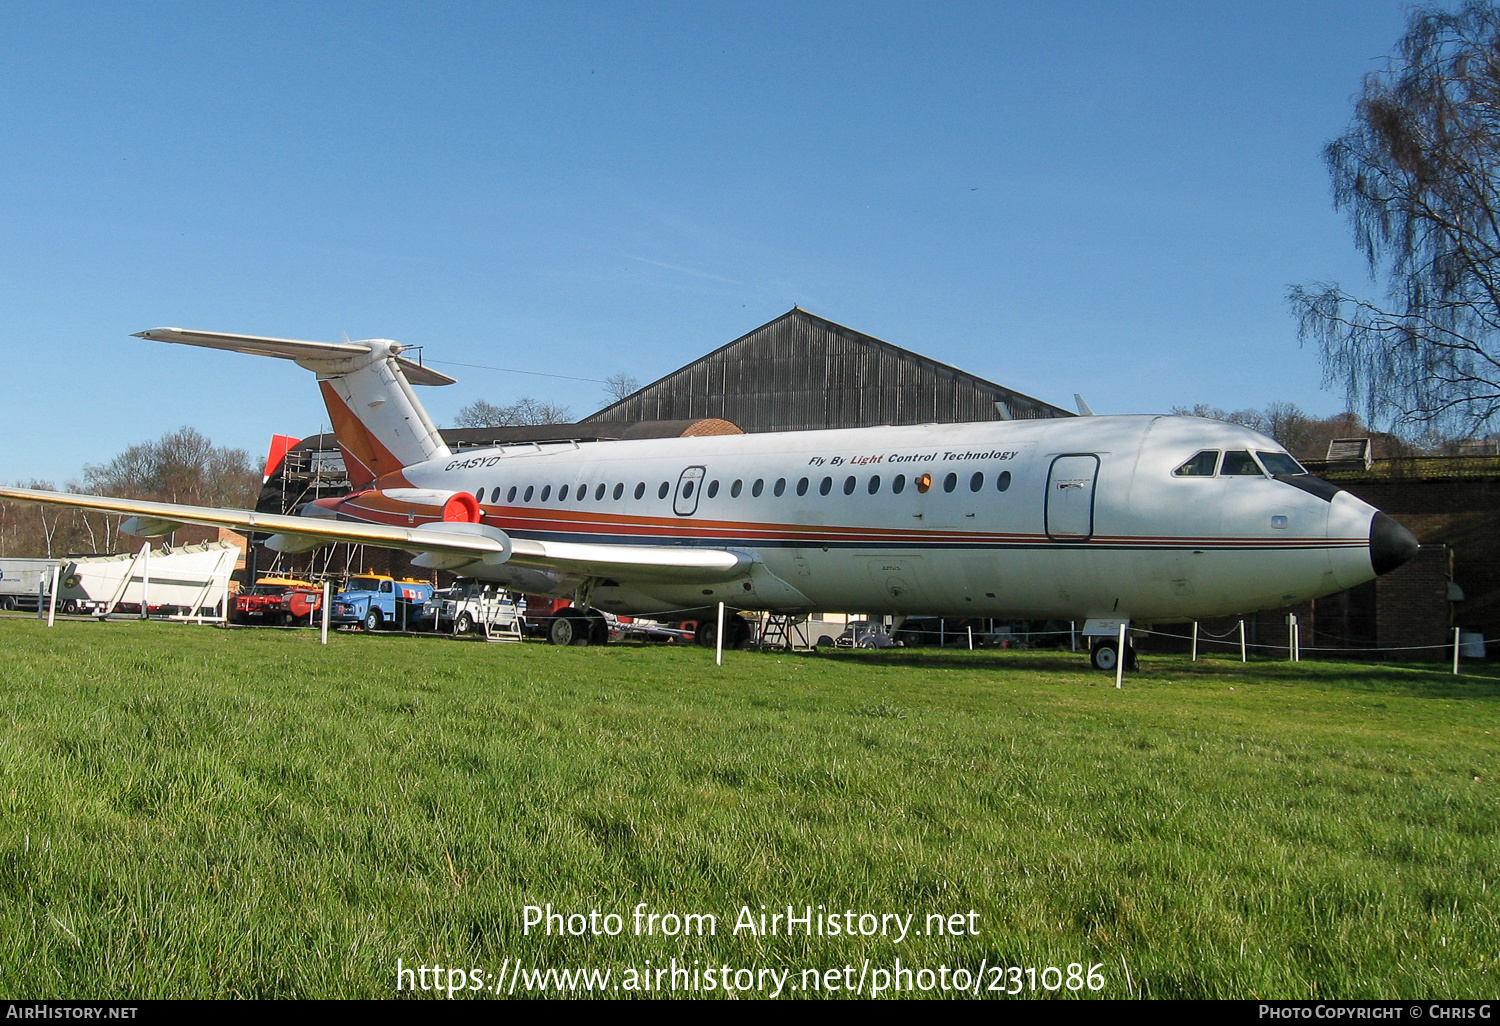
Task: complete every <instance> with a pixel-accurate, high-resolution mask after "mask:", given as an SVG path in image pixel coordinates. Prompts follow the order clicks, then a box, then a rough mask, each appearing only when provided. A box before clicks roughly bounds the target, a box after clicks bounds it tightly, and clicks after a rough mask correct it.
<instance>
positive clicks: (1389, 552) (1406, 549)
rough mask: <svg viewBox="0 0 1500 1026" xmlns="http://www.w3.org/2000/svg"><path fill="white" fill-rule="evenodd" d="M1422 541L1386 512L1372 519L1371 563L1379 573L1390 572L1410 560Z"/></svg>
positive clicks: (1377, 514)
mask: <svg viewBox="0 0 1500 1026" xmlns="http://www.w3.org/2000/svg"><path fill="white" fill-rule="evenodd" d="M1420 547H1421V543H1420V542H1418V541H1417V536H1416V535H1414V534H1412V533H1411V532H1410V531H1408V530H1407V529H1406V528H1404V527H1402V526H1401V525H1400V524H1398V523H1396V522H1395V521H1394V520H1392V519H1391V518H1390V517H1388V516H1386V515H1385V514H1384V513H1376V514H1375V516H1374V518H1373V519H1372V520H1371V521H1370V565H1371V566H1373V567H1374V568H1375V572H1376V573H1377V574H1388V573H1390V572H1391V571H1392V570H1394V569H1396V567H1398V566H1402V565H1404V564H1405V563H1407V562H1409V561H1410V560H1411V558H1412V557H1413V556H1415V555H1416V554H1417V549H1418V548H1420Z"/></svg>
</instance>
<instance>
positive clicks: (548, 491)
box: [542, 485, 552, 502]
mask: <svg viewBox="0 0 1500 1026" xmlns="http://www.w3.org/2000/svg"><path fill="white" fill-rule="evenodd" d="M550 498H552V486H551V485H548V486H547V487H545V488H543V489H542V501H543V502H546V501H547V500H548V499H550Z"/></svg>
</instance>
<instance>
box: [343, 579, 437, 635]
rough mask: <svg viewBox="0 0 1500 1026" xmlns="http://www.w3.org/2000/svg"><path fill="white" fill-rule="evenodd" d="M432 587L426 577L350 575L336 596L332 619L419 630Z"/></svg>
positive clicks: (365, 626)
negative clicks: (423, 579) (414, 578)
mask: <svg viewBox="0 0 1500 1026" xmlns="http://www.w3.org/2000/svg"><path fill="white" fill-rule="evenodd" d="M432 592H433V587H432V585H430V584H428V583H426V582H425V581H398V580H395V579H394V578H391V577H387V576H385V575H384V574H362V575H360V576H359V577H351V578H349V579H348V580H346V581H345V582H344V583H343V586H342V587H340V588H339V593H338V594H337V595H335V596H334V597H333V609H332V611H331V613H330V616H329V620H330V622H332V623H336V624H358V625H359V626H360V627H361V628H363V629H364V630H367V631H378V630H380V629H381V628H382V627H388V628H391V629H395V630H418V629H419V628H421V627H422V626H424V625H423V622H422V614H423V613H424V612H425V611H426V608H427V600H428V599H430V598H432ZM427 622H428V623H431V617H430V616H429V617H428V621H427Z"/></svg>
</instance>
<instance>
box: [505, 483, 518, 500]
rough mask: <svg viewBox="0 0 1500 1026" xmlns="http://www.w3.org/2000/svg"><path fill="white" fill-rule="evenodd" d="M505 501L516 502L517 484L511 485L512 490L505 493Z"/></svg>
mask: <svg viewBox="0 0 1500 1026" xmlns="http://www.w3.org/2000/svg"><path fill="white" fill-rule="evenodd" d="M505 501H506V502H515V501H516V486H515V485H511V486H510V491H508V492H506V493H505Z"/></svg>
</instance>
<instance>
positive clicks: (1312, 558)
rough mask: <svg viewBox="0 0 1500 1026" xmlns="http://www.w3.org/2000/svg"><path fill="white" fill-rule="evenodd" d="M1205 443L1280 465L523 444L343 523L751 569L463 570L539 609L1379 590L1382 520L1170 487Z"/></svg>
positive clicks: (1151, 420)
mask: <svg viewBox="0 0 1500 1026" xmlns="http://www.w3.org/2000/svg"><path fill="white" fill-rule="evenodd" d="M1203 450H1221V451H1229V450H1247V451H1251V452H1256V451H1260V452H1266V451H1270V452H1275V453H1281V452H1283V451H1284V450H1282V448H1281V446H1279V445H1277V444H1276V443H1275V442H1273V441H1271V440H1270V439H1269V438H1266V437H1264V436H1262V435H1259V434H1257V433H1255V432H1252V431H1248V430H1246V429H1244V428H1240V427H1236V426H1233V425H1229V424H1223V423H1220V422H1218V421H1210V420H1202V419H1197V418H1185V417H1165V416H1138V417H1079V418H1068V419H1058V420H1035V421H1000V422H985V423H973V424H944V425H923V426H917V427H883V428H858V429H845V430H833V431H798V432H780V433H773V434H740V435H721V436H711V437H693V438H670V439H650V440H641V441H606V442H588V443H567V442H564V443H550V444H541V445H531V444H526V445H509V446H503V447H498V448H491V449H466V450H461V451H459V452H457V453H454V454H452V455H451V456H449V457H446V458H442V459H436V460H430V461H427V462H423V463H417V464H413V465H411V466H408V467H406V468H404V470H403V471H402V474H401V477H402V478H403V479H404V480H403V481H402V482H388V481H381V482H377V483H376V488H377V489H383V494H382V492H381V491H375V492H372V493H368V494H369V495H370V498H369V499H368V500H366V499H362V497H361V496H359V495H355V496H351V497H350V498H349V499H347V500H345V501H344V502H343V503H341V504H340V505H339V507H338V514H339V516H341V517H346V518H353V519H361V520H370V521H374V522H385V523H421V522H422V521H423V520H424V519H431V510H430V509H428V508H425V507H422V506H420V505H418V504H413V505H412V507H411V509H410V510H402V509H399V508H398V507H399V506H400V503H399V502H395V503H393V502H392V499H391V496H392V495H393V494H400V491H399V489H393V488H392V487H391V485H392V484H403V483H404V485H405V486H406V487H407V488H409V489H411V490H413V491H412V493H413V494H418V493H419V492H421V491H424V490H425V491H431V492H433V493H438V494H441V493H445V492H468V493H472V494H475V495H476V496H478V498H479V501H480V508H481V510H482V513H483V523H484V524H486V525H490V526H493V527H497V528H499V529H501V530H503V531H504V532H506V533H507V534H508V535H510V536H511V537H513V538H533V539H538V540H542V541H552V542H562V541H573V542H593V543H604V544H613V545H622V544H623V545H652V546H687V547H693V548H700V549H701V548H716V549H724V550H728V551H730V552H734V553H738V554H741V555H742V556H743V557H745V558H744V568H743V569H742V570H740V571H738V572H736V573H734V574H732V575H729V576H727V577H724V576H723V575H721V579H710V580H706V581H691V582H679V583H672V582H670V581H667V582H649V581H648V582H645V583H643V582H641V581H639V580H634V581H615V580H612V579H601V580H594V581H587V580H586V579H584V578H581V577H579V576H576V575H574V576H568V575H566V574H561V573H558V572H556V571H549V570H543V569H530V570H528V569H525V568H523V567H519V566H515V565H511V564H505V563H501V564H498V565H496V564H489V563H483V562H480V563H474V564H472V565H471V566H468V567H465V568H462V569H461V571H460V572H462V573H464V574H466V575H469V576H474V577H479V578H482V579H486V580H495V581H499V582H503V583H505V584H507V585H508V586H511V587H517V588H522V589H525V590H528V591H533V592H539V593H549V594H557V595H570V594H573V593H574V592H575V591H576V590H577V589H578V588H580V587H581V586H587V587H588V588H589V589H590V594H591V601H592V604H593V605H595V606H597V607H599V608H601V609H605V610H609V611H612V612H619V613H661V614H664V615H667V614H670V613H673V612H682V613H684V614H686V613H688V612H691V611H693V610H701V609H704V608H707V607H711V606H713V605H714V604H716V603H717V602H719V601H724V602H725V603H726V604H727V605H729V606H730V607H732V608H740V609H769V610H778V611H786V612H805V611H813V610H830V611H835V610H836V611H849V612H867V613H891V614H898V615H903V614H904V615H913V614H919V615H949V616H962V615H969V616H986V617H1014V618H1026V619H1083V618H1088V617H1120V618H1129V619H1132V620H1135V621H1138V622H1152V621H1158V622H1160V621H1171V620H1183V619H1193V618H1199V617H1209V616H1215V615H1224V614H1232V613H1243V612H1249V611H1253V610H1257V609H1266V608H1273V607H1277V606H1284V605H1288V604H1291V603H1295V602H1299V601H1304V600H1307V599H1310V598H1314V597H1317V596H1320V595H1326V594H1330V593H1332V592H1336V591H1339V590H1342V589H1344V588H1348V587H1352V586H1353V585H1355V584H1359V583H1361V582H1363V581H1366V580H1369V579H1371V578H1372V577H1374V576H1375V571H1374V569H1373V568H1372V564H1371V555H1370V541H1371V530H1372V528H1371V519H1372V517H1373V516H1374V515H1375V513H1376V512H1377V511H1376V510H1375V509H1374V508H1373V507H1371V506H1369V505H1368V504H1366V503H1364V502H1362V501H1361V500H1359V499H1357V498H1355V497H1354V496H1352V495H1350V494H1349V493H1347V492H1338V493H1337V494H1333V495H1332V496H1331V498H1325V497H1320V496H1319V495H1317V494H1313V493H1312V492H1309V491H1308V490H1305V489H1302V488H1298V487H1295V486H1293V485H1290V484H1287V483H1285V482H1284V481H1281V480H1277V479H1275V478H1272V477H1270V476H1267V475H1265V474H1260V473H1256V474H1253V475H1243V474H1242V475H1239V476H1196V477H1193V476H1187V477H1184V476H1176V475H1174V469H1176V468H1178V467H1179V466H1181V465H1182V464H1183V462H1184V461H1185V460H1188V459H1189V458H1190V457H1192V456H1193V455H1194V454H1195V453H1196V452H1200V451H1203ZM922 475H930V481H931V483H930V486H929V487H927V488H925V489H923V488H921V487H920V486H919V483H918V480H919V479H920V478H921V477H922ZM1329 491H1332V490H1331V489H1329ZM376 497H379V501H376Z"/></svg>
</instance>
